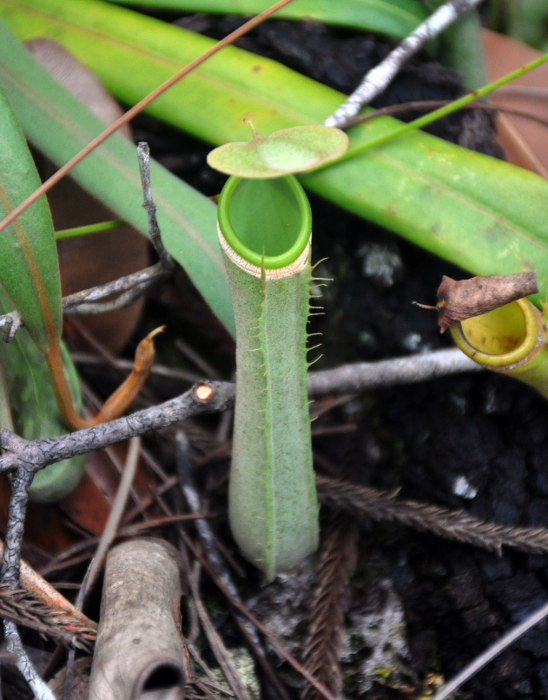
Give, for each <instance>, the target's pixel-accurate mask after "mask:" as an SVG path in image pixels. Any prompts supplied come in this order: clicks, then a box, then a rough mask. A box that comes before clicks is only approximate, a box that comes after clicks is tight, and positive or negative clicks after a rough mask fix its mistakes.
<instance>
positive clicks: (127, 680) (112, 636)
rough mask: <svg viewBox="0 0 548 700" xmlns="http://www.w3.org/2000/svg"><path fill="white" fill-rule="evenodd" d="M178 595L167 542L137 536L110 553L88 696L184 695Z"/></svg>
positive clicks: (95, 699)
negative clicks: (137, 537)
mask: <svg viewBox="0 0 548 700" xmlns="http://www.w3.org/2000/svg"><path fill="white" fill-rule="evenodd" d="M180 597H181V583H180V574H179V566H178V563H177V552H176V550H174V549H173V548H172V547H171V546H170V545H169V544H167V543H165V542H163V541H161V540H156V539H152V538H151V539H138V540H132V541H131V542H125V543H123V544H121V545H118V546H117V547H115V548H114V549H113V550H112V551H111V552H110V553H109V555H108V558H107V564H106V570H105V580H104V587H103V597H102V601H101V617H100V623H99V628H98V631H97V642H96V645H95V656H94V658H93V664H92V668H91V677H90V689H89V698H90V700H136V698H144V697H146V698H149V699H150V700H152V699H153V698H160V697H162V698H164V697H169V698H170V699H172V700H175V699H178V698H183V697H184V684H185V680H186V672H185V649H184V642H183V639H182V637H181V632H180V608H179V601H180ZM154 691H157V693H158V694H153V693H154ZM162 693H163V694H162ZM145 694H146V695H145Z"/></svg>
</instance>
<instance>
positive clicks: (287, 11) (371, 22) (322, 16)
mask: <svg viewBox="0 0 548 700" xmlns="http://www.w3.org/2000/svg"><path fill="white" fill-rule="evenodd" d="M115 2H116V3H117V4H119V5H145V6H147V7H157V8H162V9H166V10H182V11H184V12H213V13H217V14H236V15H256V14H258V13H259V12H260V11H261V10H264V8H265V7H266V6H267V5H268V3H267V2H265V0H115ZM426 16H427V12H426V8H425V7H423V5H421V4H420V3H419V2H417V0H336V2H335V1H334V0H298V2H293V3H291V4H290V5H288V6H287V7H283V8H282V9H281V10H278V12H277V13H276V15H275V19H311V20H316V21H317V22H325V23H326V24H336V25H341V26H343V27H356V28H357V29H362V30H364V31H368V32H374V33H376V34H385V35H387V36H395V37H399V38H403V37H404V36H407V34H409V33H410V32H411V31H413V29H415V27H416V26H417V24H419V22H421V21H422V20H423V19H424V18H425V17H426Z"/></svg>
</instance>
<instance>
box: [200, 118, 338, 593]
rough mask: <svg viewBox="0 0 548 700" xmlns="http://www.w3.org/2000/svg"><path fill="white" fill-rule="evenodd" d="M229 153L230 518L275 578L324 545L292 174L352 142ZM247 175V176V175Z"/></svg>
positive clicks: (331, 134) (225, 208)
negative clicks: (232, 372) (233, 400)
mask: <svg viewBox="0 0 548 700" xmlns="http://www.w3.org/2000/svg"><path fill="white" fill-rule="evenodd" d="M251 128H252V131H253V136H252V139H251V141H250V142H242V143H233V144H226V145H225V146H221V147H219V148H218V149H215V150H214V151H212V153H210V155H209V157H208V162H209V164H210V165H211V166H212V167H215V168H216V169H218V170H221V171H223V172H228V173H238V175H234V174H233V175H232V176H231V177H230V178H229V179H228V180H227V182H226V184H225V186H224V187H223V190H222V192H221V195H220V198H219V204H218V235H219V242H220V246H221V250H222V253H223V259H224V263H225V267H226V271H227V276H228V281H229V285H230V290H231V294H232V304H233V308H234V317H235V321H236V406H235V415H234V434H233V446H232V465H231V472H230V484H229V519H230V526H231V529H232V533H233V535H234V538H235V540H236V542H237V544H238V546H239V547H240V549H241V551H242V552H243V554H244V555H245V556H246V557H247V558H248V559H249V560H250V561H251V562H253V563H254V564H255V565H256V566H257V567H258V568H259V569H261V571H262V572H263V574H264V576H265V579H266V581H267V582H268V581H271V580H272V579H274V578H275V576H276V575H277V574H278V573H280V572H284V571H288V570H290V569H292V568H294V567H295V566H296V565H297V564H299V562H300V561H301V560H302V559H303V558H304V557H306V556H307V555H308V554H310V553H311V552H313V551H315V549H316V548H317V546H318V532H319V526H318V502H317V497H316V488H315V483H314V472H313V466H312V447H311V436H310V416H309V408H308V393H307V370H308V361H307V328H306V326H307V320H308V316H309V312H310V285H311V281H312V275H311V265H310V255H311V252H310V251H311V248H310V246H311V231H312V215H311V210H310V204H309V202H308V199H307V197H306V194H305V192H304V190H303V188H302V187H301V185H300V184H299V182H298V181H297V179H296V178H295V177H294V176H293V175H288V174H286V173H287V172H290V171H293V172H296V171H303V170H308V169H311V168H314V167H317V166H318V165H320V164H323V163H324V162H325V161H326V160H328V159H331V158H334V157H337V156H338V155H340V154H341V153H342V152H344V150H345V149H346V146H347V138H346V136H345V134H343V133H342V132H340V131H338V130H336V129H330V128H327V127H298V128H296V129H284V130H282V131H278V132H275V133H273V134H271V135H270V136H269V137H266V138H264V137H261V136H259V135H258V134H257V133H256V132H255V130H254V128H253V126H252V125H251ZM239 175H243V176H244V177H240V176H239Z"/></svg>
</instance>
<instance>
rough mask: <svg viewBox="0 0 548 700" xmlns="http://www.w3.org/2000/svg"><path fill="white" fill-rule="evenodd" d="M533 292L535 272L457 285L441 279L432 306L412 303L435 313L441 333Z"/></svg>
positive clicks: (446, 278)
mask: <svg viewBox="0 0 548 700" xmlns="http://www.w3.org/2000/svg"><path fill="white" fill-rule="evenodd" d="M537 292H538V286H537V273H536V271H535V270H529V271H528V272H517V273H515V274H511V275H488V276H487V277H471V278H470V279H467V280H460V281H457V280H454V279H452V278H451V277H447V276H446V275H443V277H442V278H441V284H440V286H439V287H438V291H437V296H438V303H437V304H436V306H428V305H426V304H418V303H417V302H414V303H415V304H416V306H420V307H421V308H422V309H436V310H437V312H438V323H439V326H440V333H443V332H445V331H446V330H447V329H448V328H449V327H450V326H453V325H455V323H458V322H459V321H463V320H464V319H466V318H472V317H473V316H480V315H481V314H485V313H487V312H488V311H492V310H493V309H496V308H498V307H499V306H504V304H509V303H510V302H511V301H515V300H516V299H521V298H523V297H526V296H529V294H536V293H537Z"/></svg>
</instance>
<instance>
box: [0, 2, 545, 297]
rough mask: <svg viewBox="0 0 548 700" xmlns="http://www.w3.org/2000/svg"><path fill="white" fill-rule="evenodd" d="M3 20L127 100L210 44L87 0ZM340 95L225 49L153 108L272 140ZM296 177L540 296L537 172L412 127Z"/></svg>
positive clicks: (15, 9)
mask: <svg viewBox="0 0 548 700" xmlns="http://www.w3.org/2000/svg"><path fill="white" fill-rule="evenodd" d="M0 16H3V17H5V18H6V21H8V22H9V23H10V24H11V25H12V26H13V27H14V29H15V30H16V31H17V32H18V33H19V34H20V35H21V36H24V37H27V36H32V35H36V34H40V33H45V34H48V35H50V36H54V37H56V38H58V39H59V40H60V41H62V42H63V43H64V44H65V45H67V46H68V47H69V48H70V49H72V50H73V51H74V52H75V53H76V55H77V56H79V57H80V59H81V60H82V61H84V62H85V63H86V64H88V65H89V66H90V67H91V68H92V69H94V70H95V71H96V72H98V73H99V75H100V77H101V78H102V80H103V82H104V83H105V84H106V85H107V87H108V88H109V89H110V90H111V91H112V92H114V93H115V94H117V95H118V96H119V97H120V98H121V99H124V100H126V101H127V102H130V103H134V102H136V101H137V100H138V99H140V98H141V97H143V95H144V94H145V93H146V92H147V91H148V90H150V89H151V88H153V87H155V86H156V85H158V84H159V83H160V82H161V81H162V80H163V79H165V78H166V77H167V76H168V75H170V74H172V73H173V72H174V71H175V70H176V68H178V67H179V66H180V65H182V64H184V63H186V62H187V61H189V60H190V59H191V58H193V57H195V56H196V55H197V54H198V53H199V52H200V51H203V50H204V49H206V48H208V47H209V46H210V45H211V40H209V39H206V38H205V37H199V36H197V35H195V34H193V33H192V32H187V31H185V30H182V29H179V28H177V27H173V26H170V25H167V24H166V23H162V22H159V21H158V20H152V19H150V18H148V17H145V16H142V15H138V14H137V13H134V12H131V11H129V10H123V9H121V8H118V7H113V6H108V5H105V4H104V3H100V2H97V1H93V0H86V2H80V1H78V0H72V1H71V2H70V3H64V2H61V1H60V0H25V1H24V2H23V1H22V0H19V1H17V0H4V2H3V3H2V5H0ZM91 18H93V22H91ZM342 99H343V96H342V95H341V94H340V93H337V92H336V91H335V90H332V89H330V88H327V87H325V86H323V85H320V84H318V83H316V82H314V81H312V80H309V79H307V78H305V77H303V76H301V75H299V74H297V73H295V72H294V71H291V70H289V69H287V68H285V67H283V66H281V65H279V64H277V63H275V62H273V61H270V60H268V59H264V58H261V57H259V56H255V55H252V54H249V53H247V52H245V51H242V50H239V49H236V48H233V47H229V48H228V49H224V50H223V52H222V53H221V54H220V55H217V56H215V57H213V58H212V59H211V60H210V61H207V62H206V63H205V64H204V65H203V66H201V67H200V69H199V70H198V71H196V72H194V73H192V74H191V75H189V76H188V77H187V78H186V79H185V80H184V81H182V82H181V83H180V84H179V85H177V86H175V87H174V88H172V89H171V90H170V91H168V92H167V93H166V94H165V95H163V96H162V98H161V99H160V100H158V101H157V102H156V103H155V104H154V106H153V108H152V109H151V111H153V112H154V113H155V114H156V115H157V116H159V117H161V118H162V119H165V120H166V121H169V122H170V123H171V124H174V125H175V126H178V127H180V128H182V129H184V130H186V131H190V132H191V133H193V134H194V135H196V136H199V137H200V138H204V139H206V140H209V141H211V142H212V143H215V144H218V143H224V142H228V141H235V140H243V139H245V138H246V127H245V125H244V124H242V121H241V120H242V117H243V116H247V115H250V114H252V115H253V122H254V124H255V126H256V128H257V130H258V132H259V133H261V134H269V133H271V132H272V131H275V130H277V129H281V128H284V127H287V126H294V125H298V124H311V123H316V124H317V123H321V122H323V120H324V119H325V117H326V116H327V115H328V114H330V113H331V112H332V111H333V110H334V109H335V108H336V107H337V106H338V105H339V104H340V102H341V101H342ZM397 124H398V122H396V121H395V120H392V119H389V118H382V119H377V120H375V121H374V122H370V123H368V124H366V125H361V126H358V127H354V128H353V129H352V130H351V131H350V134H349V135H350V149H352V147H353V146H354V145H358V144H363V143H367V142H369V141H371V140H373V139H376V138H378V137H379V136H381V135H383V134H386V133H389V132H391V131H392V130H394V129H395V128H396V125H397ZM301 179H302V181H303V182H304V183H305V185H306V186H307V187H309V188H311V189H313V190H314V191H315V192H317V193H318V194H320V195H322V196H324V197H327V198H328V199H331V200H333V201H334V202H336V203H337V204H339V205H341V206H344V207H346V208H348V209H349V210H351V211H353V212H355V213H356V214H359V215H360V216H363V217H365V218H367V219H370V220H372V221H375V222H376V223H379V224H381V225H383V226H386V227H387V228H389V229H391V230H392V231H394V232H396V233H398V234H400V235H402V236H404V237H406V238H408V239H409V240H411V241H413V242H414V243H417V244H419V245H421V246H423V247H425V248H427V249H428V250H430V251H432V252H434V253H436V254H438V255H440V256H442V257H444V258H446V259H447V260H450V261H451V262H453V263H455V264H458V265H460V266H461V267H463V268H465V269H467V270H469V271H470V272H472V273H475V274H484V275H485V274H492V273H505V272H517V271H520V270H522V269H524V268H529V267H534V268H536V269H537V270H538V273H539V275H538V278H539V288H540V293H541V295H542V294H544V293H545V292H544V290H545V284H546V280H547V279H548V255H547V253H548V221H547V219H546V217H545V214H544V203H545V202H546V201H547V198H548V183H547V182H546V181H545V180H543V179H542V178H540V177H538V176H536V175H534V174H531V173H529V172H526V171H524V170H522V169H520V168H516V167H514V166H511V165H508V164H507V163H503V162H500V161H497V160H495V159H492V158H489V157H487V156H482V155H479V154H476V153H472V152H470V151H468V150H466V149H463V148H459V147H458V146H454V145H452V144H448V143H445V142H443V141H441V140H440V139H437V138H435V137H433V136H430V135H428V134H424V133H422V132H416V133H413V134H408V135H406V136H403V137H401V138H397V139H395V140H394V141H392V142H390V143H387V144H384V145H383V146H380V147H377V148H373V149H371V150H369V151H367V152H366V153H363V154H361V155H360V156H358V157H356V158H352V159H349V160H347V161H345V162H344V163H340V164H335V165H332V166H330V167H328V168H325V169H323V170H322V171H320V172H318V173H315V174H309V175H306V176H302V178H301Z"/></svg>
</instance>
